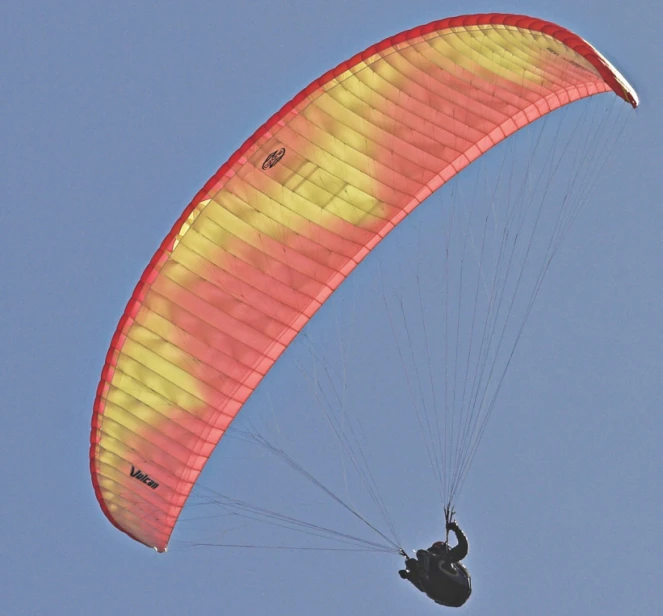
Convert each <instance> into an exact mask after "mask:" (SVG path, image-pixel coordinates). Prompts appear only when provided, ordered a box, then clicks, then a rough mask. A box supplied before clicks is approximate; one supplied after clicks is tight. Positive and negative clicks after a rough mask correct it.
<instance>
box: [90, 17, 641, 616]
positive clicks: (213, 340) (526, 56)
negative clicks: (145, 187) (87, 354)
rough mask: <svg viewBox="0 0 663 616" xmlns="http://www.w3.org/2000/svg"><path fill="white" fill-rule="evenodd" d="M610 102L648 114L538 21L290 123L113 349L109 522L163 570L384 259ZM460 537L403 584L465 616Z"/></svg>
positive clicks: (243, 175)
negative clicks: (448, 188)
mask: <svg viewBox="0 0 663 616" xmlns="http://www.w3.org/2000/svg"><path fill="white" fill-rule="evenodd" d="M606 92H613V93H614V94H616V95H617V96H618V97H620V98H622V99H623V100H624V101H626V102H627V103H629V104H630V105H632V106H633V107H636V106H637V104H638V98H637V95H636V93H635V91H634V90H633V88H632V87H631V86H630V85H629V84H628V82H627V81H626V79H625V78H624V77H623V76H622V75H621V74H620V73H619V72H618V71H617V70H616V69H615V68H614V67H613V66H612V65H611V64H610V62H608V60H606V58H605V57H604V56H602V55H601V54H600V53H599V52H598V51H597V50H596V49H594V48H593V47H592V46H591V45H590V44H589V43H587V42H586V41H584V40H583V39H581V38H580V37H578V36H577V35H575V34H573V33H571V32H569V31H568V30H566V29H564V28H561V27H559V26H557V25H555V24H552V23H549V22H546V21H543V20H539V19H534V18H530V17H524V16H518V15H505V14H488V15H469V16H461V17H456V18H451V19H443V20H440V21H436V22H433V23H430V24H427V25H424V26H421V27H418V28H414V29H411V30H408V31H406V32H402V33H400V34H398V35H396V36H393V37H390V38H388V39H385V40H384V41H382V42H380V43H378V44H376V45H374V46H372V47H370V48H368V49H367V50H365V51H364V52H362V53H360V54H357V55H355V56H354V57H352V58H350V59H349V60H347V61H346V62H343V63H342V64H340V65H339V66H337V67H336V68H335V69H333V70H331V71H329V72H328V73H326V74H325V75H323V76H322V77H321V78H320V79H318V80H316V81H314V82H313V83H311V85H310V86H308V87H307V88H305V89H304V90H303V91H302V92H300V93H299V94H298V95H297V96H295V98H294V99H292V100H291V101H290V102H289V103H287V104H286V105H284V106H283V108H282V109H281V110H279V111H278V112H277V113H276V114H275V115H274V116H272V117H271V118H270V119H269V120H268V121H267V122H266V123H265V124H264V125H263V126H261V127H260V128H259V129H258V130H257V131H256V132H255V133H254V134H253V135H252V136H251V137H250V138H249V139H248V140H247V141H246V142H245V143H244V144H243V145H242V146H241V147H240V148H239V150H237V152H236V153H235V154H233V156H231V157H230V159H229V160H228V161H227V162H226V163H225V164H224V165H222V166H221V168H220V169H219V170H218V172H217V173H215V174H214V176H213V177H212V178H211V179H210V180H209V182H208V183H207V184H206V185H205V187H204V188H203V189H202V190H201V191H200V192H199V193H198V194H197V195H196V196H195V198H194V199H193V201H192V202H191V203H190V204H189V205H188V207H187V208H186V209H185V210H184V212H183V213H182V215H181V216H180V218H179V220H178V221H177V222H176V224H175V225H174V226H173V228H172V230H171V232H170V233H169V234H168V236H167V237H166V238H165V239H164V241H163V243H162V244H161V246H160V247H159V249H158V250H157V252H156V254H155V255H154V257H153V259H152V260H151V262H150V263H149V265H148V266H147V268H146V270H145V272H144V273H143V275H142V276H141V278H140V281H139V282H138V284H137V286H136V289H135V291H134V293H133V295H132V297H131V299H130V301H129V303H128V305H127V307H126V310H125V312H124V314H123V316H122V318H121V320H120V322H119V325H118V327H117V330H116V332H115V335H114V336H113V338H112V341H111V345H110V348H109V350H108V354H107V356H106V361H105V364H104V367H103V371H102V375H101V381H100V383H99V386H98V389H97V395H96V399H95V403H94V412H93V418H92V431H91V445H90V470H91V477H92V483H93V485H94V490H95V493H96V497H97V499H98V501H99V504H100V506H101V508H102V510H103V512H104V514H105V515H106V516H107V518H108V519H109V520H110V522H111V523H112V524H113V525H114V526H116V527H117V528H118V529H119V530H121V531H122V532H123V533H126V534H127V535H128V536H130V537H131V538H132V539H134V540H136V541H138V542H140V543H143V544H144V545H146V546H149V547H151V548H154V549H155V550H157V551H158V552H165V551H166V549H167V547H168V544H169V541H170V538H171V534H172V532H173V529H174V527H175V524H176V522H177V520H178V517H179V516H180V513H181V511H182V508H183V507H184V505H185V503H186V502H187V499H188V497H189V495H190V493H191V490H192V488H193V486H194V484H195V483H196V481H197V479H198V477H199V475H200V473H201V471H202V469H203V467H204V466H205V464H206V462H207V460H208V458H209V456H210V455H211V454H212V452H213V451H214V449H215V447H216V446H217V444H218V443H219V441H220V440H221V439H222V437H223V436H224V434H225V433H226V431H227V430H228V428H229V426H230V424H231V423H232V422H233V420H234V419H235V417H236V416H237V414H238V413H239V412H240V410H241V409H242V407H243V405H244V404H245V402H246V401H247V400H248V398H249V397H250V396H251V394H252V393H253V392H254V390H255V389H256V387H258V385H259V384H260V382H261V381H262V379H263V378H264V376H265V375H266V374H267V372H268V371H269V370H270V369H271V368H272V366H273V365H274V363H275V362H276V361H277V360H278V358H279V357H280V356H281V354H282V353H283V352H284V350H285V349H286V348H287V347H288V345H289V344H290V343H291V342H292V341H293V340H294V339H295V337H296V336H297V335H298V333H299V332H300V331H301V330H302V328H303V327H304V326H305V325H306V324H307V323H308V322H309V320H310V319H311V318H312V317H313V315H314V314H315V313H316V312H317V311H318V309H319V308H320V307H321V306H322V305H323V304H324V302H325V301H326V300H327V299H328V298H329V297H330V295H331V294H332V293H333V292H334V291H335V289H337V288H338V286H339V285H340V284H341V283H342V282H343V281H344V280H345V279H346V277H347V276H348V275H349V274H350V273H351V272H352V271H353V270H354V268H355V267H356V266H357V265H358V264H359V263H360V262H361V261H362V260H363V259H364V258H365V257H367V255H369V254H370V253H371V251H372V250H373V249H374V248H375V246H376V245H377V244H378V243H379V242H381V241H382V239H384V238H385V237H386V236H387V235H388V234H389V233H390V232H391V231H392V230H393V229H394V228H395V227H396V226H397V225H399V224H400V223H401V222H402V221H403V220H404V219H405V218H406V217H407V216H408V214H410V213H411V212H412V211H413V210H414V209H415V208H416V207H417V206H418V205H420V204H421V203H422V202H423V201H424V200H425V199H426V198H427V197H428V196H430V195H431V194H432V193H434V192H435V191H436V190H437V189H439V188H440V187H441V186H443V185H444V184H445V183H446V182H448V181H449V180H450V179H451V178H453V177H454V176H455V175H456V174H458V173H459V172H460V171H462V170H463V169H464V168H465V167H467V166H468V165H469V164H470V163H471V162H473V161H475V160H477V159H479V158H480V157H481V156H482V155H483V154H484V153H485V152H487V151H488V150H490V149H491V148H493V147H494V146H495V145H497V144H498V143H499V142H501V141H502V140H504V139H507V138H508V137H509V136H510V135H512V134H514V133H515V132H517V131H518V130H519V129H521V128H523V127H525V126H527V125H528V124H530V123H532V122H534V121H535V120H537V119H539V118H541V117H543V116H544V115H546V114H549V113H550V112H552V111H554V110H555V109H558V108H560V107H562V106H565V105H568V104H570V103H572V102H574V101H578V100H580V99H583V98H587V97H591V96H594V95H596V94H600V93H606ZM511 220H512V218H511V217H510V216H506V217H505V221H506V223H509V222H510V221H511ZM517 224H519V221H518V220H517ZM516 235H517V234H516ZM509 239H510V241H511V243H510V244H509V246H512V245H513V244H515V240H513V239H512V237H511V236H509ZM501 255H502V253H500V258H501ZM515 261H517V259H511V258H505V259H503V260H500V263H511V262H515ZM548 262H549V261H546V262H545V264H546V266H547V263H548ZM479 269H480V275H483V274H484V271H485V270H484V269H482V268H479ZM543 271H545V270H543ZM501 276H502V275H501V273H500V275H499V276H498V275H497V274H496V278H495V279H496V280H499V281H502V278H501ZM481 282H482V283H483V282H484V281H483V280H482V281H481ZM518 283H519V284H520V279H518ZM502 284H503V285H504V286H506V285H507V283H506V282H503V283H502ZM537 284H538V282H537ZM485 286H486V287H487V288H488V289H489V292H490V293H492V287H491V285H490V284H488V285H485ZM477 288H479V285H478V284H477ZM516 288H517V286H516ZM476 295H477V296H479V293H478V292H477V293H476ZM499 298H500V301H499V302H497V301H493V300H494V296H493V295H490V297H489V300H490V301H489V302H488V303H489V313H488V314H489V316H490V318H486V319H485V322H486V324H487V325H486V326H487V327H488V326H490V327H493V328H494V330H496V331H497V330H499V331H500V334H498V335H496V336H494V337H492V336H486V337H485V340H487V341H488V342H486V343H485V344H486V347H485V348H484V347H482V348H481V351H480V353H479V355H480V358H481V361H483V362H487V361H488V359H487V358H492V357H493V355H494V353H493V348H490V347H488V345H489V344H491V343H492V341H493V340H495V341H497V344H499V343H500V342H501V341H502V338H503V336H502V335H501V333H502V331H501V328H502V325H501V323H500V322H498V321H497V316H495V315H497V314H498V309H499V308H500V306H501V305H502V304H503V305H505V306H509V302H508V301H504V302H502V301H501V295H500V296H499ZM504 328H505V329H506V325H505V326H504ZM457 331H459V330H457ZM477 338H478V337H477ZM515 339H516V340H517V337H516V338H515ZM482 344H483V342H482ZM513 345H515V342H513ZM509 348H511V347H509ZM467 363H469V361H468V362H467ZM484 365H485V363H484ZM506 365H508V362H507V364H506ZM502 369H503V370H506V367H503V368H499V370H502ZM482 370H483V367H482ZM497 372H498V370H497V369H495V370H494V369H493V366H492V365H491V366H490V368H489V369H487V370H486V371H485V374H486V375H487V377H485V380H482V378H484V372H483V371H482V372H481V373H480V375H479V378H477V379H476V387H475V385H474V383H472V387H473V388H474V389H473V390H472V392H471V395H470V394H468V397H467V399H468V400H470V402H468V403H467V405H468V408H469V410H467V411H466V413H465V415H464V416H463V417H462V422H460V421H459V422H458V424H456V425H457V426H460V428H459V429H462V430H463V434H462V438H460V437H459V438H456V439H455V440H454V439H453V438H452V437H453V434H452V435H451V437H450V438H449V440H450V442H451V445H450V447H449V448H450V449H451V448H452V447H456V448H457V449H456V450H454V451H453V452H451V453H450V454H449V455H448V456H447V457H445V460H446V459H447V458H448V459H450V460H453V461H454V464H453V465H450V466H449V468H448V469H445V473H447V472H448V475H445V478H446V479H447V480H448V482H447V483H446V484H445V491H446V493H447V496H448V502H449V503H451V501H452V499H453V498H454V497H455V496H456V495H457V492H458V490H459V487H460V484H461V483H462V481H463V480H464V478H465V475H466V473H467V469H468V467H469V463H470V462H471V458H472V455H473V452H474V451H475V449H476V445H477V443H478V439H479V438H480V437H481V434H483V429H484V427H485V420H486V417H487V415H486V414H485V413H486V409H487V412H490V410H491V409H492V404H493V403H494V400H495V398H496V396H497V392H498V391H499V386H497V387H496V388H494V389H489V387H494V383H496V382H498V381H497V379H496V378H493V379H492V381H491V378H492V376H493V374H494V373H497ZM500 374H501V373H500ZM459 399H460V396H459ZM461 410H463V409H461ZM482 413H484V414H483V415H482ZM445 438H446V435H445ZM445 456H446V453H445ZM440 457H442V456H440ZM447 523H448V526H447V529H448V530H451V531H452V532H453V533H454V534H455V535H456V539H457V542H458V544H457V546H455V547H454V548H450V547H449V546H448V544H447V543H446V542H444V543H436V544H434V545H433V546H431V548H429V549H428V550H420V551H419V552H418V553H417V558H416V559H407V561H406V568H405V569H403V570H401V572H400V574H401V577H403V578H404V579H407V580H409V581H410V582H412V584H414V585H415V586H416V587H417V588H419V590H421V591H422V592H424V593H426V594H427V595H428V596H429V597H431V598H432V599H433V600H434V601H436V602H438V603H441V604H443V605H447V606H454V605H462V604H463V603H464V602H465V601H466V600H467V599H468V597H469V596H470V593H471V580H470V576H469V573H468V572H467V569H466V568H465V567H464V566H463V565H461V564H460V562H459V561H460V560H462V559H463V558H464V556H465V555H466V553H467V540H466V538H465V535H464V534H463V532H462V531H461V530H460V528H459V527H458V525H457V524H455V523H454V522H453V521H452V520H447Z"/></svg>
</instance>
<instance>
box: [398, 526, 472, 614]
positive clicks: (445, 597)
mask: <svg viewBox="0 0 663 616" xmlns="http://www.w3.org/2000/svg"><path fill="white" fill-rule="evenodd" d="M447 530H450V531H453V533H454V534H455V535H456V541H457V545H456V546H455V547H453V548H452V547H449V545H448V544H447V543H445V542H443V541H436V542H435V543H434V544H433V545H432V546H431V547H430V548H428V549H427V550H417V558H416V559H415V558H406V559H405V569H401V570H400V571H399V572H398V573H399V574H400V576H401V577H402V578H403V579H404V580H409V581H410V582H412V584H413V585H414V586H416V587H417V588H418V589H419V590H420V591H421V592H423V593H425V594H426V596H428V597H429V598H430V599H432V600H433V601H435V603H439V604H440V605H445V606H447V607H460V606H461V605H463V604H464V603H465V602H466V601H467V600H468V598H469V597H470V594H471V593H472V581H471V578H470V574H469V572H468V571H467V569H466V568H465V567H464V566H463V565H461V564H460V561H461V560H463V558H465V557H466V556H467V552H468V544H467V537H465V535H464V533H463V531H462V530H461V529H460V528H459V526H458V524H456V523H455V522H449V523H448V524H447Z"/></svg>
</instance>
